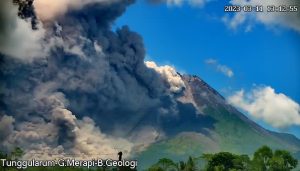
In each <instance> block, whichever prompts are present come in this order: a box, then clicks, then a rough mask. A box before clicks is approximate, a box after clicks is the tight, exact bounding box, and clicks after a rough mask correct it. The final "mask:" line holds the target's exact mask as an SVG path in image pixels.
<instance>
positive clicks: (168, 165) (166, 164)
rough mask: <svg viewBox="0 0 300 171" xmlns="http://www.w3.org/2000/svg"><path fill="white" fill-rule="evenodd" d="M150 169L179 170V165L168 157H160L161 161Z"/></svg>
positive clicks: (157, 170) (158, 170)
mask: <svg viewBox="0 0 300 171" xmlns="http://www.w3.org/2000/svg"><path fill="white" fill-rule="evenodd" d="M148 170H149V171H160V170H163V171H173V170H177V165H176V164H175V163H174V162H173V161H172V160H171V159H168V158H162V159H159V161H158V162H157V163H156V164H154V165H152V166H151V167H150V168H149V169H148Z"/></svg>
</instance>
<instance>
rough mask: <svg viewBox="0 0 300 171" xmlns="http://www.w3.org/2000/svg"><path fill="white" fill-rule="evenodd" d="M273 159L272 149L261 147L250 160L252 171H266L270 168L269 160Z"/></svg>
mask: <svg viewBox="0 0 300 171" xmlns="http://www.w3.org/2000/svg"><path fill="white" fill-rule="evenodd" d="M272 157H273V152H272V149H271V148H270V147H268V146H262V147H261V148H259V149H258V150H257V151H256V152H255V153H254V157H253V160H252V169H253V170H257V171H267V170H269V168H270V160H271V158H272Z"/></svg>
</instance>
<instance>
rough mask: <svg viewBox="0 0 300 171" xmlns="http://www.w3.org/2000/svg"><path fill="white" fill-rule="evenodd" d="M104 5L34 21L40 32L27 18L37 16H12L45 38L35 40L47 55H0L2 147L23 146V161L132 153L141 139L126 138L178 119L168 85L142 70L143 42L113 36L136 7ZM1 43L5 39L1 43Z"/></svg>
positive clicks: (125, 32) (129, 34)
mask: <svg viewBox="0 0 300 171" xmlns="http://www.w3.org/2000/svg"><path fill="white" fill-rule="evenodd" d="M45 2H46V1H45ZM80 2H81V1H80ZM103 2H104V1H103ZM103 2H102V1H101V2H100V1H89V3H84V4H81V5H80V8H68V9H67V10H64V11H63V13H60V16H59V17H57V15H53V16H51V17H50V18H49V19H47V20H39V21H37V23H40V26H41V28H38V29H37V30H34V27H32V25H31V24H32V22H31V19H32V18H34V19H35V18H36V19H39V14H38V13H37V14H38V15H37V16H35V17H32V16H31V17H29V20H28V18H22V17H20V16H18V14H17V13H14V15H13V17H14V19H15V20H17V21H22V22H25V23H26V29H30V32H35V31H37V32H39V31H41V30H43V31H44V33H43V34H42V36H41V35H38V36H34V38H38V40H40V37H42V39H43V41H42V43H41V45H45V46H46V48H44V49H46V50H47V51H45V53H46V54H41V55H38V54H39V49H29V52H30V53H36V54H35V55H37V56H36V57H34V58H30V62H24V58H25V59H26V60H27V59H28V57H27V56H26V53H23V52H22V53H19V54H18V55H19V56H18V57H15V58H14V57H11V56H12V54H9V53H6V52H7V51H5V50H3V49H0V52H1V53H0V55H1V63H0V65H1V67H0V71H1V72H0V74H1V77H0V80H1V83H2V85H1V91H0V97H1V98H0V113H5V114H6V115H2V114H1V115H0V116H1V118H2V119H1V123H2V122H3V123H6V124H7V125H9V128H11V129H9V131H8V130H7V131H8V132H9V133H3V134H1V135H5V136H3V137H4V139H3V142H2V146H3V147H4V148H7V149H12V148H13V146H20V147H21V148H23V149H25V150H26V152H27V153H26V155H25V158H31V157H40V158H51V157H57V155H58V156H65V155H67V154H74V155H80V156H81V157H82V158H85V157H88V156H89V155H90V154H91V153H93V152H94V153H111V154H113V155H115V154H116V152H117V151H116V149H115V148H114V147H120V146H121V148H122V149H124V150H125V151H127V153H128V154H130V153H131V152H132V149H133V148H135V147H134V145H135V144H134V143H133V142H134V141H137V142H139V140H138V138H139V137H136V136H130V135H137V134H138V133H137V131H142V130H145V129H146V128H148V126H147V125H149V127H151V126H153V125H154V126H155V124H156V123H155V121H157V120H160V119H161V116H162V115H163V118H166V116H170V117H176V115H177V114H178V107H177V105H178V104H177V101H176V99H175V97H174V94H173V92H172V91H170V90H169V88H170V85H169V83H168V82H166V81H165V78H163V77H161V75H160V74H159V73H157V72H156V71H155V70H153V69H150V68H148V67H146V66H145V63H144V57H145V48H144V45H143V40H142V38H141V37H140V35H138V34H137V33H135V32H133V31H131V30H130V29H129V28H128V27H127V26H124V27H121V28H118V29H117V30H116V31H112V29H111V25H112V24H113V22H114V20H115V19H116V18H117V17H119V16H120V15H122V13H124V12H125V10H126V8H127V6H128V5H130V4H132V3H134V1H133V0H124V1H110V2H109V3H103ZM34 4H35V2H34ZM31 14H35V13H31ZM29 21H30V22H29ZM15 28H17V29H20V28H19V26H18V25H16V26H15ZM1 33H2V32H1ZM20 33H22V34H27V33H26V32H20ZM10 34H13V32H9V34H8V36H11V35H10ZM22 36H24V37H26V36H28V35H22ZM22 36H21V37H19V39H20V40H21V39H23V37H22ZM29 36H32V35H31V34H30V35H29ZM6 39H10V37H2V40H6ZM24 39H25V40H27V38H24ZM37 42H40V41H37ZM12 47H14V48H19V47H18V46H17V45H16V44H13V45H12ZM27 50H28V49H27ZM22 54H24V56H22ZM176 76H177V75H176ZM176 78H177V77H176ZM180 83H181V82H180ZM149 117H150V118H151V119H149V120H147V122H144V120H145V119H146V118H147V119H148V118H149ZM152 121H153V122H152ZM151 122H152V123H151ZM141 123H146V124H141ZM162 123H163V122H162ZM144 126H146V127H145V128H143V127H144ZM3 131H4V128H2V127H0V132H1V133H2V132H3ZM160 131H163V129H160ZM143 132H145V131H143ZM146 132H148V133H149V135H144V136H145V137H146V138H145V139H147V141H148V142H149V143H153V142H154V141H155V137H156V133H155V136H153V135H152V134H153V131H146ZM128 137H130V138H128ZM139 145H140V144H139ZM53 152H54V153H57V155H56V156H53V155H51V153H53ZM98 156H99V155H98Z"/></svg>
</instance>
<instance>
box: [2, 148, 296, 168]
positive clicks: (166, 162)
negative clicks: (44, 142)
mask: <svg viewBox="0 0 300 171" xmlns="http://www.w3.org/2000/svg"><path fill="white" fill-rule="evenodd" d="M22 156H23V151H22V149H20V148H15V149H14V150H13V151H12V152H11V153H9V154H4V153H1V152H0V159H8V160H15V159H18V158H21V157H22ZM297 164H298V161H297V160H296V159H295V158H294V157H293V156H292V155H291V153H290V152H288V151H286V150H275V151H272V149H271V148H269V147H268V146H263V147H261V148H259V149H258V150H257V151H256V152H255V153H254V155H253V157H252V159H251V158H250V157H249V156H248V155H237V154H232V153H229V152H219V153H216V154H203V155H202V156H200V157H196V158H193V157H189V158H188V159H187V160H186V161H180V162H174V161H172V160H171V159H167V158H162V159H160V160H159V161H158V162H157V163H155V164H153V165H152V166H151V167H150V168H148V169H146V171H290V170H293V169H295V168H296V167H297ZM17 170H20V169H17V168H14V167H5V166H2V165H1V166H0V171H17ZM22 170H25V171H87V170H93V171H133V169H130V168H129V167H115V168H105V167H101V168H100V167H99V168H91V169H87V168H78V167H77V168H76V167H29V168H26V169H22ZM134 170H136V169H134Z"/></svg>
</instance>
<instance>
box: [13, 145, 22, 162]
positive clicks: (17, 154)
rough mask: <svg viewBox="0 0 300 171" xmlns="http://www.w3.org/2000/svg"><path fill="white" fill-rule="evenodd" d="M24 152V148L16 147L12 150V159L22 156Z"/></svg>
mask: <svg viewBox="0 0 300 171" xmlns="http://www.w3.org/2000/svg"><path fill="white" fill-rule="evenodd" d="M23 154H24V152H23V150H22V149H21V148H20V147H16V148H15V149H14V150H13V151H12V152H11V158H12V159H18V158H20V157H22V156H23Z"/></svg>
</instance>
